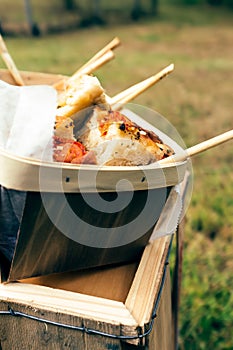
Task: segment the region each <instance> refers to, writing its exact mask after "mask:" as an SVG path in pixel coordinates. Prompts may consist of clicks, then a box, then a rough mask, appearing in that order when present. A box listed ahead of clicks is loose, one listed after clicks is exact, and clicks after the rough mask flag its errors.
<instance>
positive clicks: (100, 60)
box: [53, 50, 115, 90]
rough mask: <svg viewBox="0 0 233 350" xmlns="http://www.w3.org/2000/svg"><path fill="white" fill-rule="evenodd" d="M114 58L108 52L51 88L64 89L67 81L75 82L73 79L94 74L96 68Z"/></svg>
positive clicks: (111, 52) (112, 54)
mask: <svg viewBox="0 0 233 350" xmlns="http://www.w3.org/2000/svg"><path fill="white" fill-rule="evenodd" d="M114 57H115V55H114V53H113V51H111V50H110V51H108V52H106V53H105V54H104V55H103V56H101V57H100V58H98V59H97V60H95V61H93V62H92V63H91V64H89V65H88V66H86V68H85V69H83V70H82V71H81V72H79V71H77V72H75V73H74V74H73V75H72V76H71V77H67V78H64V79H62V80H59V81H58V82H56V83H55V84H53V87H54V88H55V89H56V90H63V89H64V87H65V86H66V83H67V82H68V81H69V80H72V79H73V80H75V79H77V78H78V77H80V76H82V75H84V74H87V75H88V74H91V73H92V72H94V71H95V70H97V69H98V68H100V67H101V66H103V65H104V64H105V63H107V62H108V61H110V60H111V59H113V58H114Z"/></svg>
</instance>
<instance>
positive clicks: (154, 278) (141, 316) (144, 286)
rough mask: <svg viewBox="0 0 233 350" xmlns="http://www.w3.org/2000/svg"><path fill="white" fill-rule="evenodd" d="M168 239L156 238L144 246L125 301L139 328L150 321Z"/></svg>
mask: <svg viewBox="0 0 233 350" xmlns="http://www.w3.org/2000/svg"><path fill="white" fill-rule="evenodd" d="M170 239H171V238H170V237H169V236H165V237H162V238H158V239H156V240H155V241H153V242H150V243H149V244H148V245H147V246H146V248H145V250H144V253H143V255H142V259H141V262H140V265H139V267H138V270H137V272H136V274H135V278H134V281H133V283H132V286H131V289H130V291H129V294H128V297H127V299H126V302H125V306H126V307H127V309H128V310H129V311H130V313H131V314H132V316H133V317H134V318H135V320H137V321H138V324H139V325H140V326H143V325H144V324H146V323H148V322H149V321H150V319H151V313H152V310H153V305H154V301H155V299H156V295H157V294H158V290H159V286H160V282H161V277H162V273H163V269H164V263H165V260H166V256H167V252H168V247H169V243H170ZM148 286H149V287H148Z"/></svg>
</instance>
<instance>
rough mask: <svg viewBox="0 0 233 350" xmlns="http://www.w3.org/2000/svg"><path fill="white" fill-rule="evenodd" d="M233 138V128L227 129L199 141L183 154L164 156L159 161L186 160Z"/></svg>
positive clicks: (161, 162) (162, 162) (160, 162)
mask: <svg viewBox="0 0 233 350" xmlns="http://www.w3.org/2000/svg"><path fill="white" fill-rule="evenodd" d="M232 139H233V130H229V131H226V132H225V133H223V134H220V135H218V136H215V137H213V138H211V139H209V140H206V141H203V142H201V143H198V144H197V145H195V146H192V147H190V148H187V149H186V151H185V152H183V153H182V154H177V155H174V156H171V157H168V158H164V159H162V160H160V161H159V164H168V163H172V162H182V161H184V160H186V159H187V158H189V157H192V156H194V155H196V154H199V153H201V152H204V151H206V150H208V149H210V148H213V147H216V146H218V145H220V144H221V143H224V142H226V141H230V140H232Z"/></svg>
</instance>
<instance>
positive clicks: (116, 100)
mask: <svg viewBox="0 0 233 350" xmlns="http://www.w3.org/2000/svg"><path fill="white" fill-rule="evenodd" d="M173 70H174V64H170V65H169V66H167V67H166V68H164V69H162V70H161V71H160V72H159V73H157V74H155V75H152V76H151V77H149V78H147V79H145V80H143V81H141V82H140V83H138V84H135V85H133V86H131V87H130V88H128V89H126V90H124V91H122V92H120V93H119V94H117V95H115V96H114V97H112V98H110V101H109V102H110V104H111V106H112V107H113V108H114V107H116V106H117V107H119V104H120V105H123V104H125V103H127V102H129V101H131V100H133V99H134V98H135V97H137V96H138V95H140V94H141V93H142V92H144V91H145V90H147V89H148V88H150V87H151V86H152V85H154V84H156V83H157V82H158V81H160V80H161V79H163V78H164V77H166V76H167V75H168V74H169V73H171V72H172V71H173Z"/></svg>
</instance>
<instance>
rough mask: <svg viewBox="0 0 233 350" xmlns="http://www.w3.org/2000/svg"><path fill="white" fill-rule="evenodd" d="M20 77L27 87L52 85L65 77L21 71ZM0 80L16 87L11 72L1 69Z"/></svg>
mask: <svg viewBox="0 0 233 350" xmlns="http://www.w3.org/2000/svg"><path fill="white" fill-rule="evenodd" d="M20 75H21V76H22V78H23V81H24V84H25V85H37V84H42V83H43V84H48V85H52V84H54V83H56V82H58V81H59V80H61V79H63V78H64V75H61V74H50V73H41V72H33V73H32V72H28V71H20ZM0 79H1V80H3V81H5V82H7V83H9V84H12V85H15V81H14V79H13V78H12V76H11V74H10V72H9V71H8V70H6V69H0Z"/></svg>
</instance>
